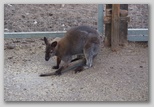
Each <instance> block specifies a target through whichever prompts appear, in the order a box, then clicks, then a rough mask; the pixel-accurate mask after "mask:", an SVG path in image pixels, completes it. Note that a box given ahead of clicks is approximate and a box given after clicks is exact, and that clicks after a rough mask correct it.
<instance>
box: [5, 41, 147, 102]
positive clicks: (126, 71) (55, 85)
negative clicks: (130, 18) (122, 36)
mask: <svg viewBox="0 0 154 107" xmlns="http://www.w3.org/2000/svg"><path fill="white" fill-rule="evenodd" d="M34 41H35V42H34ZM10 44H11V45H10ZM12 48H13V49H12ZM44 48H45V45H44V41H43V40H42V39H12V41H11V42H10V40H5V59H4V100H5V101H147V100H148V98H149V97H148V93H149V91H148V46H147V43H128V44H127V46H125V47H124V48H123V49H121V50H120V51H118V52H117V53H116V52H112V51H111V50H110V48H107V47H103V46H102V47H101V52H100V53H99V55H98V56H97V58H96V59H95V61H94V66H93V67H92V68H90V69H88V70H85V71H82V72H80V73H77V74H75V73H74V71H68V72H66V73H64V74H62V75H61V76H60V77H59V76H51V77H39V74H41V73H48V72H54V70H53V69H52V66H53V65H55V59H54V58H53V59H50V61H48V62H46V61H45V59H44V57H45V54H44V50H45V49H44Z"/></svg>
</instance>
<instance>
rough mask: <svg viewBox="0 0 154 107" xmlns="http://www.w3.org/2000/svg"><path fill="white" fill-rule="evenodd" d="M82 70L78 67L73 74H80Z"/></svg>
mask: <svg viewBox="0 0 154 107" xmlns="http://www.w3.org/2000/svg"><path fill="white" fill-rule="evenodd" d="M82 70H83V67H78V68H76V69H75V70H74V71H75V74H76V73H78V72H81V71H82Z"/></svg>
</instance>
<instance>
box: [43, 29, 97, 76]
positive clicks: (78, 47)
mask: <svg viewBox="0 0 154 107" xmlns="http://www.w3.org/2000/svg"><path fill="white" fill-rule="evenodd" d="M44 42H45V44H46V51H45V60H46V61H48V60H49V59H50V58H51V57H53V56H57V65H56V66H53V69H58V70H57V71H55V73H54V74H55V75H61V71H62V70H63V69H65V68H66V67H68V65H69V63H71V62H72V61H75V60H78V59H80V58H83V60H85V66H84V68H85V69H86V68H90V67H92V65H93V59H94V57H95V56H97V54H98V51H99V47H100V35H99V34H98V32H97V31H96V30H94V29H92V28H90V27H88V26H78V27H74V28H71V29H70V30H68V31H67V32H66V34H65V35H64V37H63V38H61V39H58V40H55V41H53V42H52V43H49V41H48V39H47V38H46V37H44ZM73 55H78V57H77V58H76V59H73V60H72V56H73ZM81 56H83V57H81ZM61 60H62V61H64V64H63V65H62V66H61V67H59V65H60V63H61ZM80 67H81V66H80ZM77 69H79V70H81V69H80V68H79V67H78V68H77ZM50 75H51V74H41V75H40V76H50Z"/></svg>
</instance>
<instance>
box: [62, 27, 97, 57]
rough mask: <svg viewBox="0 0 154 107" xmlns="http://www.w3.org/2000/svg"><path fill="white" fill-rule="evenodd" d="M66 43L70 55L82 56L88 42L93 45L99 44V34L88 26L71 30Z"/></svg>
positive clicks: (65, 39) (67, 34)
mask: <svg viewBox="0 0 154 107" xmlns="http://www.w3.org/2000/svg"><path fill="white" fill-rule="evenodd" d="M64 41H65V42H68V45H69V46H68V48H69V49H68V50H69V51H68V52H69V53H68V54H73V55H74V54H80V53H83V48H84V46H85V44H86V42H87V41H89V42H91V43H94V44H95V43H99V34H98V32H97V31H96V30H94V29H92V28H90V27H88V26H79V27H75V28H72V29H70V30H69V31H68V32H67V33H66V35H65V37H64Z"/></svg>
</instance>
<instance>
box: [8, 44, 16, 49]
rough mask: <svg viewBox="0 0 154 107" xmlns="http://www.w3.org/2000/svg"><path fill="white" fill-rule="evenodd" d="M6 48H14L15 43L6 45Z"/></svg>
mask: <svg viewBox="0 0 154 107" xmlns="http://www.w3.org/2000/svg"><path fill="white" fill-rule="evenodd" d="M6 48H7V49H14V48H15V45H11V44H9V45H7V46H6Z"/></svg>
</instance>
